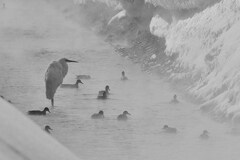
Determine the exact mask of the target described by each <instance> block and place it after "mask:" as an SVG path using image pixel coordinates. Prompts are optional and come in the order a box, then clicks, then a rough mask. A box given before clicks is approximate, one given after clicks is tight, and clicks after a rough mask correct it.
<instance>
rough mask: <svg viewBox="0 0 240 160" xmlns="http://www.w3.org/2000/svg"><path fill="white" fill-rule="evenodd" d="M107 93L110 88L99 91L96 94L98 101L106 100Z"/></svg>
mask: <svg viewBox="0 0 240 160" xmlns="http://www.w3.org/2000/svg"><path fill="white" fill-rule="evenodd" d="M109 91H110V88H109V86H108V85H107V86H106V87H105V90H104V91H99V92H98V99H106V98H107V96H108V94H109Z"/></svg>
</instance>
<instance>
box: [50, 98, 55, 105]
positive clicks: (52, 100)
mask: <svg viewBox="0 0 240 160" xmlns="http://www.w3.org/2000/svg"><path fill="white" fill-rule="evenodd" d="M51 102H52V106H54V99H53V98H52V99H51Z"/></svg>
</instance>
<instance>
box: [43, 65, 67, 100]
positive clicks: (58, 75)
mask: <svg viewBox="0 0 240 160" xmlns="http://www.w3.org/2000/svg"><path fill="white" fill-rule="evenodd" d="M62 82H63V75H62V66H61V64H59V63H58V62H53V63H51V64H50V66H49V67H48V69H47V72H46V74H45V84H46V97H47V98H48V99H52V98H53V97H54V94H55V92H56V90H57V88H58V86H59V85H60V84H62Z"/></svg>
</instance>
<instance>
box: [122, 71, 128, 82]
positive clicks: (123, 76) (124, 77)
mask: <svg viewBox="0 0 240 160" xmlns="http://www.w3.org/2000/svg"><path fill="white" fill-rule="evenodd" d="M121 80H122V81H124V80H128V78H127V77H126V76H125V72H124V71H122V78H121Z"/></svg>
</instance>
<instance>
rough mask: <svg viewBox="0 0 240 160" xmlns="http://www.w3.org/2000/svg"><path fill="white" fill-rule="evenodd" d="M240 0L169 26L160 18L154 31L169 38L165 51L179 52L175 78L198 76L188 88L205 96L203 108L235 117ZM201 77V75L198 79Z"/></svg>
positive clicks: (225, 2)
mask: <svg viewBox="0 0 240 160" xmlns="http://www.w3.org/2000/svg"><path fill="white" fill-rule="evenodd" d="M239 20H240V1H239V0H223V1H221V2H219V3H218V4H215V5H214V6H212V7H211V8H207V9H205V10H204V11H203V12H201V13H199V14H196V15H195V16H194V17H192V18H188V19H186V20H181V21H179V22H178V23H177V24H176V25H168V24H167V23H166V22H164V21H163V20H161V18H159V17H157V16H156V17H154V19H153V20H152V23H151V30H152V32H153V34H155V35H157V36H159V37H165V38H166V50H165V51H166V53H167V54H168V55H171V54H178V58H177V60H176V62H175V66H178V67H180V68H183V71H182V72H180V73H173V74H172V76H173V78H174V79H184V78H186V77H187V78H197V79H195V80H197V81H195V82H194V83H193V84H192V85H190V87H189V89H188V91H189V92H190V93H191V94H194V95H196V96H197V97H198V98H202V99H204V100H205V101H206V102H205V103H204V104H203V106H202V109H203V110H204V111H209V112H210V113H212V114H214V115H217V116H218V117H219V115H220V116H221V117H222V118H233V119H234V120H236V118H237V115H238V113H240V112H239V111H240V107H239V100H240V95H239V93H240V83H239V82H240V71H239V69H240V63H239V62H240V54H239V53H240V33H239V28H240V21H239ZM199 77H200V78H199Z"/></svg>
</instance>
